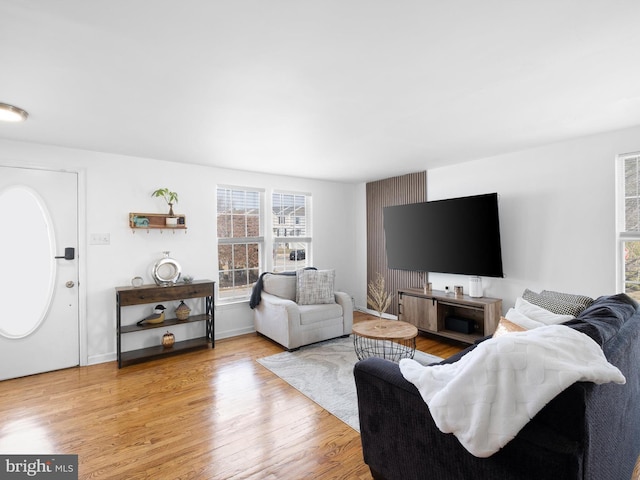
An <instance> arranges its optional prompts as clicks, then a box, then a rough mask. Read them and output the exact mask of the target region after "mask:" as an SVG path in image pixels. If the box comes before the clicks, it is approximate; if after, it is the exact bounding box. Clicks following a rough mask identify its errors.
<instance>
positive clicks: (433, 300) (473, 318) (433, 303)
mask: <svg viewBox="0 0 640 480" xmlns="http://www.w3.org/2000/svg"><path fill="white" fill-rule="evenodd" d="M398 311H399V314H398V319H399V320H403V321H405V322H408V323H411V324H412V325H415V326H416V327H417V328H418V330H420V331H422V332H427V333H431V334H434V335H439V336H442V337H447V338H451V339H453V340H458V341H460V342H465V343H473V342H475V341H476V340H479V339H481V338H482V337H484V336H486V335H491V334H493V332H494V331H495V329H496V327H497V326H498V322H499V321H500V316H501V314H502V300H501V299H499V298H488V297H480V298H476V297H470V296H469V295H455V294H453V293H446V292H441V291H437V290H433V291H430V292H424V291H423V290H422V289H416V288H405V289H402V290H399V291H398ZM451 317H455V318H460V319H463V320H465V321H466V322H469V325H473V331H472V332H458V331H454V330H451V329H450V328H447V318H451Z"/></svg>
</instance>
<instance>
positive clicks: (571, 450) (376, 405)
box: [354, 358, 581, 480]
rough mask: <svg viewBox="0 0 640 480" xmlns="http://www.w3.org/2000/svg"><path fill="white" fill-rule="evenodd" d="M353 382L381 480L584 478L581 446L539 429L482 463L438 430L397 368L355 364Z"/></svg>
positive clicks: (370, 457)
mask: <svg viewBox="0 0 640 480" xmlns="http://www.w3.org/2000/svg"><path fill="white" fill-rule="evenodd" d="M354 376H355V381H356V389H357V394H358V415H359V419H360V436H361V439H362V449H363V455H364V461H365V463H367V464H368V465H369V467H370V468H371V469H372V471H373V472H375V474H376V478H378V477H379V478H383V479H386V480H395V479H398V480H400V479H402V480H405V479H422V478H434V479H436V478H437V479H467V478H473V479H474V480H483V479H486V480H493V479H495V478H502V479H518V480H521V479H527V480H529V479H530V480H542V479H548V480H552V479H558V478H563V479H577V478H580V476H579V475H580V469H581V467H580V462H579V456H580V455H581V446H580V445H578V444H577V443H575V442H571V441H565V439H563V438H559V436H558V435H557V434H556V433H555V432H552V431H549V430H548V429H542V430H539V429H538V428H537V426H536V425H535V424H534V425H532V426H531V427H529V428H528V431H527V433H526V434H525V435H522V436H521V434H518V436H516V438H515V439H514V440H513V441H511V442H510V443H508V444H507V445H506V446H505V447H504V448H503V449H502V450H500V451H499V452H497V453H496V454H494V455H493V456H491V457H489V458H477V457H474V456H473V455H471V454H470V453H469V452H468V451H467V450H465V449H464V447H462V445H461V444H460V442H459V441H458V439H457V438H456V437H455V436H454V435H452V434H444V433H442V432H441V431H440V430H439V429H438V427H437V426H436V424H435V422H434V421H433V418H432V417H431V414H430V412H429V407H428V406H427V404H426V403H425V402H424V400H423V399H422V397H421V396H420V393H419V392H418V390H417V389H416V387H415V386H414V385H413V384H412V383H410V382H408V381H407V380H405V379H404V377H403V376H402V373H401V372H400V368H399V366H398V364H396V363H393V362H390V361H389V360H384V359H380V358H368V359H365V360H362V361H360V362H358V363H356V365H355V367H354ZM530 425H531V423H530ZM525 428H526V427H525ZM521 433H523V432H521ZM541 436H542V438H540V437H541ZM541 440H548V442H547V441H541ZM549 445H553V446H552V447H551V448H550V447H549Z"/></svg>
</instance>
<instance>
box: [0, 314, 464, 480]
mask: <svg viewBox="0 0 640 480" xmlns="http://www.w3.org/2000/svg"><path fill="white" fill-rule="evenodd" d="M363 319H368V317H367V316H366V315H365V314H361V313H356V321H361V320H363ZM461 347H462V345H461V344H457V343H449V342H440V341H437V340H435V339H433V338H427V337H419V338H418V348H419V349H420V350H422V351H425V352H428V353H432V354H434V355H439V356H442V357H446V356H449V355H451V354H453V353H455V352H457V351H459V350H460V349H461ZM281 351H282V348H281V347H279V346H278V345H276V344H274V343H272V342H271V341H269V340H267V339H265V338H262V337H260V336H257V335H245V336H242V337H236V338H232V339H228V340H222V341H218V342H216V347H215V349H210V350H206V351H200V352H194V353H189V354H185V355H180V356H176V357H171V358H166V359H162V360H157V361H153V362H148V363H143V364H140V365H134V366H130V367H126V368H124V369H121V370H118V368H117V366H116V363H115V362H109V363H104V364H99V365H92V366H89V367H80V368H73V369H67V370H61V371H57V372H51V373H46V374H41V375H34V376H30V377H25V378H19V379H15V380H7V381H4V382H0V452H2V453H3V454H9V453H20V454H29V453H33V454H49V453H58V454H63V453H68V454H78V456H79V478H80V479H85V480H88V479H127V480H130V479H160V480H166V479H200V480H202V479H261V480H263V479H302V478H314V479H370V478H371V476H370V474H369V470H368V468H367V466H366V465H365V464H364V462H363V460H362V448H361V444H360V436H359V434H358V433H357V432H356V431H355V430H353V429H351V428H350V427H349V426H347V425H346V424H344V423H343V422H341V421H340V420H338V419H337V418H336V417H334V416H333V415H331V414H330V413H328V412H327V411H325V410H324V409H322V408H321V407H319V406H318V405H317V404H316V403H314V402H313V401H311V400H309V399H308V398H307V397H305V396H304V395H302V394H301V393H299V392H298V391H297V390H295V389H294V388H292V387H290V386H289V385H288V384H287V383H285V382H284V381H282V380H281V379H280V378H278V377H276V376H275V375H274V374H272V373H271V372H270V371H268V370H267V369H265V368H264V367H262V366H261V365H260V364H258V363H257V362H256V361H255V360H256V359H257V358H260V357H264V356H267V355H271V354H274V353H278V352H281Z"/></svg>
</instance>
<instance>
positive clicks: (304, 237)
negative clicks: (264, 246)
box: [271, 192, 311, 272]
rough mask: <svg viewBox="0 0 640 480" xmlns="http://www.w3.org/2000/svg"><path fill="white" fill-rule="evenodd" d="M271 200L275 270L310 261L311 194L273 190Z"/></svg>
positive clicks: (291, 267)
mask: <svg viewBox="0 0 640 480" xmlns="http://www.w3.org/2000/svg"><path fill="white" fill-rule="evenodd" d="M271 200H272V202H271V203H272V225H273V270H274V271H275V272H283V271H287V270H297V269H299V268H304V267H306V266H308V265H310V263H309V262H310V258H309V257H310V254H311V252H310V248H311V229H310V223H311V222H310V203H311V196H310V195H305V194H298V193H283V192H274V193H273V195H272V197H271Z"/></svg>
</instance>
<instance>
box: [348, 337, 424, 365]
mask: <svg viewBox="0 0 640 480" xmlns="http://www.w3.org/2000/svg"><path fill="white" fill-rule="evenodd" d="M353 347H354V349H355V351H356V355H357V356H358V360H364V359H365V358H369V357H379V358H386V359H387V360H391V361H392V362H396V363H397V362H399V361H400V360H401V359H403V358H413V356H414V355H415V353H416V339H415V337H414V338H410V339H406V340H398V339H396V340H385V339H378V338H367V337H361V336H360V335H358V334H354V335H353Z"/></svg>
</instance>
